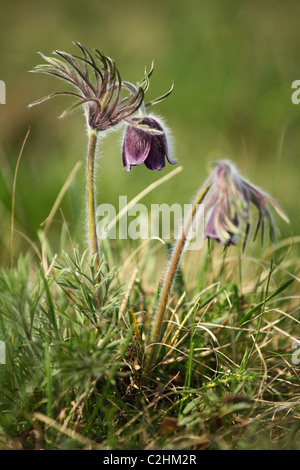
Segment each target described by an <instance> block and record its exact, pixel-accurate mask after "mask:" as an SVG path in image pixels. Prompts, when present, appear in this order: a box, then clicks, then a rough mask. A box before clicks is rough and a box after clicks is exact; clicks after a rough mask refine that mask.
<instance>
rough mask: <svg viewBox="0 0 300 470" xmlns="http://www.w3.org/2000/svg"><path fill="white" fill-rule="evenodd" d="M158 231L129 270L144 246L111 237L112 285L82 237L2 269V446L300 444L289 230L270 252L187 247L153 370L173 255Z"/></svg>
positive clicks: (247, 446) (294, 280)
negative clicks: (155, 330)
mask: <svg viewBox="0 0 300 470" xmlns="http://www.w3.org/2000/svg"><path fill="white" fill-rule="evenodd" d="M157 243H158V242H151V243H148V244H146V245H144V246H143V247H142V246H139V262H138V263H137V262H136V259H135V258H134V257H133V258H132V261H131V262H130V263H129V264H128V265H127V268H126V270H124V269H123V270H122V260H123V261H125V259H126V257H127V256H128V255H127V250H128V249H129V248H130V249H133V247H128V246H126V245H125V242H124V243H123V245H122V244H120V242H117V243H116V244H115V246H113V245H110V247H109V253H108V250H107V249H104V258H103V261H102V266H101V269H102V271H103V272H104V273H105V275H104V276H103V278H102V281H101V286H99V285H97V284H96V278H97V273H95V272H94V268H93V266H94V261H93V258H91V257H89V256H88V255H87V252H85V251H81V248H75V247H74V248H70V249H69V251H70V253H69V254H67V253H63V252H62V253H61V254H59V255H57V256H56V257H55V258H54V259H49V260H48V261H50V262H51V261H52V262H51V263H50V262H49V266H48V265H47V270H44V269H43V268H42V265H41V262H40V261H39V260H38V258H37V257H34V256H33V255H31V256H29V255H27V256H25V257H23V256H20V257H19V261H18V263H17V265H16V266H15V267H14V268H12V269H1V271H0V311H1V315H0V337H1V339H2V340H3V341H5V343H6V364H2V365H0V409H1V414H0V441H1V448H3V449H11V448H17V449H39V448H42V449H82V448H84V449H114V450H115V449H122V450H124V449H185V450H187V449H194V450H195V449H261V448H265V449H273V448H274V449H299V442H300V441H299V432H300V425H299V411H300V390H299V385H300V381H299V369H298V367H297V365H295V364H293V362H292V354H293V353H294V352H295V349H293V347H292V344H293V341H294V339H296V337H297V331H299V307H298V305H299V299H298V295H297V292H298V285H299V279H298V278H297V268H296V264H297V260H296V258H295V257H291V256H290V253H288V254H287V255H286V256H283V253H284V252H285V251H286V247H285V246H284V245H285V244H287V245H288V244H289V241H288V240H287V241H285V242H282V243H281V245H280V244H279V246H278V247H277V248H272V250H271V249H270V248H269V249H266V251H265V252H263V253H262V256H261V257H260V258H257V257H256V258H255V257H254V256H250V254H247V252H246V254H244V255H241V254H240V253H239V248H236V249H235V248H233V249H230V250H228V252H227V253H226V255H225V257H224V258H221V257H220V255H221V249H220V247H219V246H212V248H211V251H210V252H208V250H207V248H206V247H204V248H203V250H202V252H201V253H200V252H199V253H197V256H195V253H192V254H191V253H189V252H187V253H186V254H185V255H184V262H183V265H182V270H181V273H180V276H178V277H177V280H176V283H175V286H174V291H173V296H172V300H171V302H170V305H169V308H168V315H167V319H166V322H165V325H164V335H163V341H162V344H161V347H160V348H159V351H158V354H157V356H156V359H155V363H154V364H153V369H152V371H151V374H150V376H149V377H147V378H145V377H143V374H142V371H143V359H144V352H145V348H146V347H147V341H148V339H149V325H150V323H151V318H152V315H153V310H154V308H155V305H156V298H157V288H158V280H159V278H160V276H161V272H157V270H159V269H160V266H161V265H163V260H164V259H165V257H166V256H167V254H166V253H165V254H164V248H163V249H162V248H160V249H159V250H157V249H156V250H154V248H155V245H156V244H157ZM156 248H157V247H156ZM249 249H250V248H249ZM271 251H272V252H271ZM153 257H154V258H155V257H156V258H157V264H156V266H157V268H156V272H155V273H152V274H151V275H150V272H151V269H150V267H151V261H153ZM108 258H110V259H111V261H113V259H117V260H118V263H119V264H118V266H121V267H120V268H118V267H116V266H115V265H110V266H108V264H107V262H106V261H105V260H106V259H108ZM120 260H121V263H120ZM272 260H273V261H272ZM291 265H292V266H291ZM148 266H149V270H147V268H148ZM154 269H155V268H154ZM291 273H293V274H291ZM154 274H155V275H154ZM153 275H154V279H153V277H152V276H153ZM150 278H152V279H150ZM99 287H100V288H101V291H102V295H103V298H104V302H103V304H102V307H101V308H100V309H99V308H98V307H97V303H96V300H95V298H96V296H95V293H96V291H97V289H99Z"/></svg>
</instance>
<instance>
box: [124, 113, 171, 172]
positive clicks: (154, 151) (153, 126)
mask: <svg viewBox="0 0 300 470" xmlns="http://www.w3.org/2000/svg"><path fill="white" fill-rule="evenodd" d="M122 159H123V166H124V167H125V168H126V170H127V171H130V170H131V167H132V166H136V165H140V164H141V163H144V164H145V165H146V167H147V168H149V169H150V170H162V169H163V168H164V167H165V164H166V163H165V160H166V159H167V160H168V162H169V163H171V164H172V165H174V164H175V163H176V160H174V159H172V158H171V155H170V145H169V142H168V138H167V133H166V131H165V130H164V127H163V125H162V124H161V123H160V122H159V120H158V118H156V117H153V116H151V115H149V116H148V115H144V116H141V117H140V118H139V117H137V118H132V119H131V123H130V124H129V125H128V126H127V128H126V132H125V137H124V142H123V150H122Z"/></svg>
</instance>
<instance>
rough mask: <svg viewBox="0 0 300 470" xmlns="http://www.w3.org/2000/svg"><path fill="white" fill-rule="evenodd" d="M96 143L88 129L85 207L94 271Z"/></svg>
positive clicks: (97, 250)
mask: <svg viewBox="0 0 300 470" xmlns="http://www.w3.org/2000/svg"><path fill="white" fill-rule="evenodd" d="M96 145H97V133H96V131H95V130H94V129H90V130H89V147H88V161H87V209H88V222H89V237H90V247H91V250H92V253H93V254H94V255H95V264H94V268H95V272H97V271H98V269H99V265H100V254H99V246H98V239H97V228H96V197H95V183H94V173H95V155H96ZM99 276H100V275H99ZM99 280H100V279H99Z"/></svg>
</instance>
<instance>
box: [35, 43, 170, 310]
mask: <svg viewBox="0 0 300 470" xmlns="http://www.w3.org/2000/svg"><path fill="white" fill-rule="evenodd" d="M74 44H75V45H76V46H77V47H78V49H79V51H80V54H81V55H79V56H78V55H75V54H69V53H67V52H63V51H59V50H56V51H54V53H53V55H54V56H53V57H47V56H45V55H44V54H41V53H40V54H41V56H42V57H43V59H44V60H45V61H46V63H45V64H43V65H37V66H36V67H34V69H33V70H32V72H38V73H45V74H47V75H52V76H54V77H56V78H59V79H61V80H63V81H64V82H66V83H67V84H69V85H71V86H72V89H71V90H70V91H57V92H54V93H51V94H50V95H47V96H45V97H44V98H41V99H39V100H37V101H35V102H33V103H32V104H30V105H29V107H32V106H34V105H37V104H39V103H42V102H43V101H46V100H48V99H50V98H53V97H54V96H59V95H70V96H72V97H75V98H77V101H76V102H75V103H74V104H73V105H72V106H71V107H70V108H68V109H67V110H65V111H64V112H63V114H62V116H64V115H65V114H66V113H68V112H69V111H73V110H74V109H76V108H78V107H80V106H83V108H84V110H85V115H86V121H87V127H88V133H89V144H88V152H87V184H86V194H87V214H88V225H89V239H90V248H91V251H92V253H93V254H94V255H95V265H94V267H95V273H98V274H97V275H96V278H97V280H98V281H99V284H100V280H101V273H100V250H99V245H98V238H97V226H96V195H95V181H94V180H95V159H96V150H97V143H98V135H99V133H101V132H102V133H103V132H105V131H107V130H108V129H110V128H112V127H114V126H116V125H118V124H119V123H122V122H123V123H126V124H127V125H128V126H130V127H128V129H127V132H128V138H127V139H126V145H125V147H124V148H125V152H124V155H123V161H126V167H129V169H130V166H131V165H133V164H138V163H140V162H141V161H145V163H146V165H147V166H148V168H151V169H156V170H157V169H160V168H162V167H163V166H164V156H165V155H166V157H167V158H169V153H168V148H167V139H166V136H165V134H164V131H163V129H162V127H161V125H160V124H159V123H158V121H156V120H155V119H153V118H151V117H149V118H148V117H145V116H146V107H149V106H152V105H153V104H156V103H158V102H160V101H161V100H163V99H164V98H166V97H167V96H168V95H169V94H170V93H171V91H172V88H173V87H172V88H171V89H170V90H169V91H168V92H167V93H165V94H164V95H162V96H161V97H159V98H156V99H155V100H153V101H151V102H149V103H146V104H145V103H144V94H145V92H146V91H147V89H148V87H149V77H150V76H151V74H152V72H153V66H152V67H151V70H150V72H148V73H147V72H145V76H144V78H143V80H142V81H141V82H140V83H138V85H137V86H135V85H133V84H132V83H130V82H126V81H123V80H122V79H121V76H120V73H119V71H118V69H117V67H116V64H115V62H114V60H112V59H111V58H110V57H108V56H106V55H104V54H103V53H101V52H100V51H99V50H97V49H93V54H91V53H90V52H89V51H88V50H87V49H86V48H85V47H84V46H83V45H82V44H80V43H79V42H75V43H74ZM140 109H141V111H142V118H138V119H137V118H136V117H134V118H133V119H132V121H130V117H131V116H132V115H133V114H135V113H136V112H137V111H138V110H140ZM133 129H134V130H133ZM144 131H145V132H144ZM138 149H140V150H138ZM162 160H163V161H162ZM146 161H147V162H146ZM100 303H101V302H100V300H99V305H100Z"/></svg>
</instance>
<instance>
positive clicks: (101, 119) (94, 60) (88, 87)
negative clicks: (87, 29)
mask: <svg viewBox="0 0 300 470" xmlns="http://www.w3.org/2000/svg"><path fill="white" fill-rule="evenodd" d="M74 44H75V45H76V46H77V47H78V48H79V50H80V52H81V56H77V55H74V54H69V53H67V52H63V51H59V50H56V51H54V53H53V54H54V56H55V57H47V56H45V55H44V54H42V53H40V55H41V56H42V57H43V59H45V61H46V62H47V63H46V64H43V65H37V66H36V67H34V69H33V70H32V72H37V73H45V74H48V75H52V76H55V77H57V78H60V79H62V80H64V81H66V82H68V83H69V84H71V85H72V86H73V88H75V91H58V92H54V93H51V94H50V95H48V96H45V97H44V98H41V99H39V100H37V101H35V102H34V103H32V104H30V105H29V106H34V105H37V104H39V103H42V102H43V101H46V100H48V99H50V98H52V97H54V96H58V95H71V96H75V97H76V98H77V99H78V101H77V102H76V103H75V104H74V105H72V106H71V107H70V108H68V109H67V110H66V111H64V113H63V114H62V116H63V115H65V114H66V113H67V112H69V111H72V110H74V109H75V108H77V107H79V106H84V108H85V112H86V118H87V122H88V125H89V127H90V128H91V129H94V130H95V131H105V130H106V129H109V128H111V127H113V126H115V125H117V124H118V123H119V122H121V121H123V120H124V119H126V118H128V117H129V116H131V115H132V114H134V113H135V112H136V111H137V110H138V109H139V107H140V106H141V104H142V102H143V98H144V89H143V86H138V87H137V88H135V91H134V92H133V91H132V90H131V91H130V92H129V93H128V94H127V96H125V97H123V98H122V97H121V90H122V89H124V88H127V87H124V86H123V82H122V80H121V76H120V73H119V71H118V69H117V67H116V64H115V62H114V60H112V59H111V58H110V57H108V56H106V55H104V54H103V53H101V52H100V51H98V50H97V49H94V50H93V52H94V56H93V55H92V54H91V53H90V52H89V51H88V50H87V49H86V48H85V47H83V46H82V44H80V43H78V42H75V43H74Z"/></svg>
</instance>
